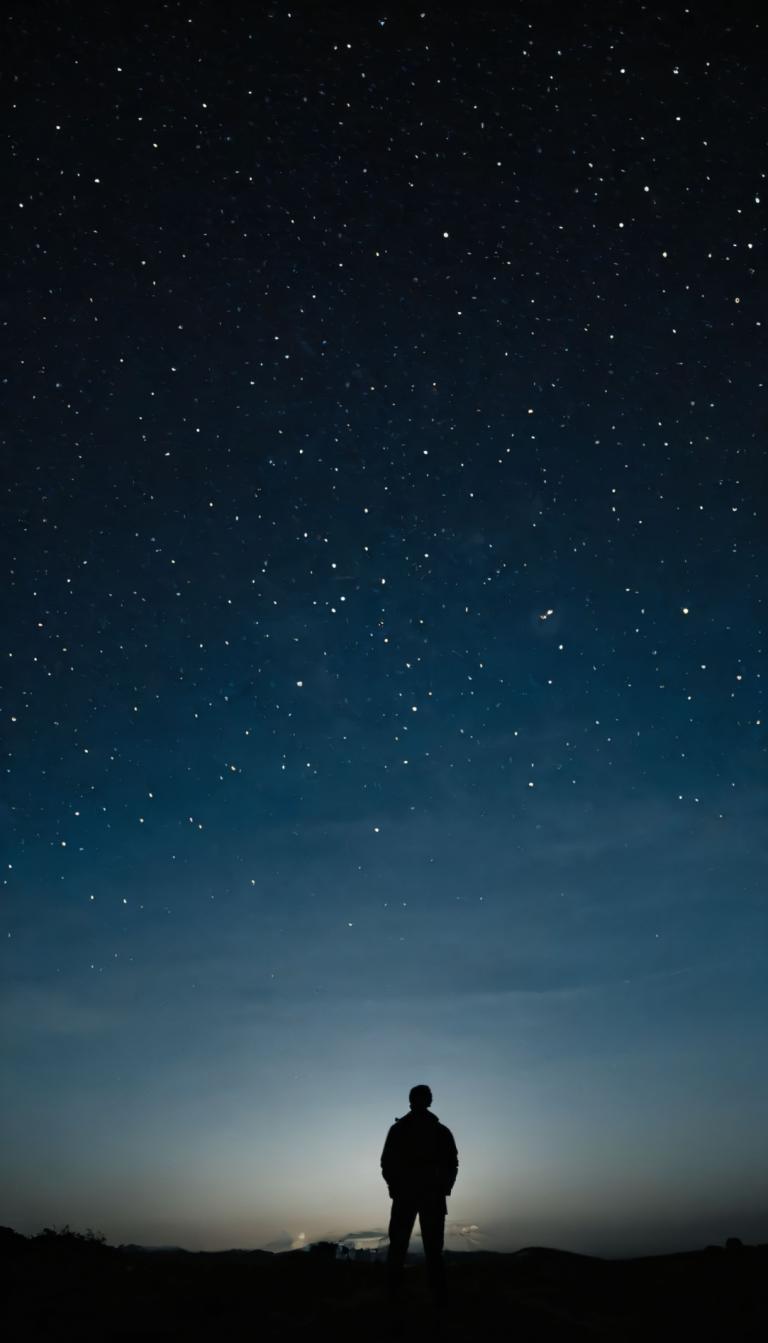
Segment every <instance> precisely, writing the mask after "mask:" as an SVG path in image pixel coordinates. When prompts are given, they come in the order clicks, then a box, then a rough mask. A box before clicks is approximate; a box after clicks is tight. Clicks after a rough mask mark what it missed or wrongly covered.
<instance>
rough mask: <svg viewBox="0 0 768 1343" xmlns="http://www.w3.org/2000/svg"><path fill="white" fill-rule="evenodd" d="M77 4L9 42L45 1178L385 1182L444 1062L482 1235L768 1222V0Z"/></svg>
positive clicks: (146, 1223)
mask: <svg viewBox="0 0 768 1343" xmlns="http://www.w3.org/2000/svg"><path fill="white" fill-rule="evenodd" d="M77 17H78V16H74V19H75V21H74V22H70V21H69V17H68V16H67V14H66V13H65V12H64V11H62V9H61V8H60V7H59V6H56V5H53V4H48V3H43V4H42V5H40V6H36V7H34V9H30V10H29V11H27V10H24V11H23V12H22V11H19V12H18V13H17V14H15V15H13V16H11V17H9V18H8V20H7V22H6V41H5V43H4V59H5V62H6V65H7V68H8V71H9V78H8V81H7V82H8V85H9V87H12V89H13V100H14V101H13V108H12V114H11V116H10V121H9V128H8V134H9V137H10V140H9V145H10V149H11V153H12V159H13V164H14V166H15V177H13V178H9V183H11V184H12V185H10V186H9V192H8V197H9V202H10V203H12V211H13V213H12V217H11V219H10V222H9V225H8V227H7V230H6V232H7V236H8V240H9V242H8V253H9V263H10V264H9V280H8V282H7V285H6V319H7V321H6V326H7V332H8V334H9V335H10V341H11V343H10V344H9V350H10V354H9V356H8V358H7V359H6V375H5V385H4V393H5V395H4V404H5V408H6V418H5V425H6V427H5V434H4V440H3V447H4V453H5V461H6V464H7V466H6V491H5V493H4V495H3V507H4V526H3V529H2V531H3V538H4V540H5V543H6V550H7V554H8V562H7V566H6V571H7V575H8V577H7V580H6V585H5V589H4V598H5V600H4V611H3V614H4V620H3V628H4V630H5V632H6V644H5V652H4V658H3V675H2V696H1V697H0V710H1V713H2V716H1V717H0V725H2V730H3V741H4V743H5V756H4V760H5V770H4V774H3V786H2V792H0V837H1V838H2V852H3V869H4V871H3V891H4V897H5V898H4V919H5V923H4V929H3V937H2V953H1V955H2V959H1V960H0V982H1V983H2V988H1V989H0V1006H1V1007H2V1018H3V1022H4V1030H3V1040H2V1082H3V1090H4V1095H5V1097H6V1104H5V1106H4V1107H3V1115H2V1128H1V1129H0V1138H1V1139H2V1150H3V1161H2V1172H1V1174H0V1194H2V1203H3V1207H4V1209H5V1211H4V1214H3V1218H4V1220H5V1221H7V1222H8V1223H9V1224H10V1225H12V1226H15V1227H17V1228H18V1229H19V1230H20V1231H22V1232H23V1233H24V1234H31V1233H34V1232H35V1231H37V1230H39V1229H40V1228H41V1227H43V1226H45V1225H46V1224H47V1225H51V1224H56V1225H63V1224H64V1223H70V1224H71V1225H72V1226H74V1227H77V1228H84V1227H87V1226H92V1227H94V1228H98V1229H100V1230H101V1231H103V1232H104V1234H105V1235H106V1236H107V1239H108V1240H109V1241H110V1242H111V1243H117V1242H118V1241H120V1240H122V1241H136V1242H139V1243H140V1242H141V1241H147V1242H149V1243H158V1242H160V1243H165V1242H171V1243H181V1244H183V1245H184V1244H186V1245H188V1246H189V1247H190V1248H195V1247H201V1246H203V1245H204V1246H205V1247H206V1248H210V1249H213V1248H216V1247H224V1246H226V1245H230V1244H233V1243H234V1244H238V1243H240V1244H247V1245H251V1246H253V1247H254V1248H255V1247H257V1246H259V1245H264V1244H270V1243H273V1242H280V1241H281V1240H282V1241H286V1242H287V1243H288V1244H289V1245H290V1244H297V1243H301V1238H302V1237H303V1238H304V1241H307V1240H318V1239H321V1238H325V1237H326V1236H328V1235H331V1236H333V1235H334V1234H337V1235H343V1234H345V1233H346V1232H348V1231H349V1228H353V1229H354V1228H371V1229H373V1230H374V1231H376V1230H377V1229H378V1228H382V1229H385V1228H386V1226H387V1219H388V1216H389V1199H388V1196H387V1189H386V1187H385V1185H384V1183H383V1181H382V1176H381V1172H380V1170H379V1154H380V1152H381V1148H382V1143H383V1141H384V1138H385V1135H386V1132H387V1129H388V1127H389V1125H391V1124H392V1122H393V1120H394V1117H395V1116H396V1115H401V1114H403V1112H404V1110H405V1109H406V1107H407V1103H408V1102H407V1096H408V1090H409V1087H410V1086H412V1085H413V1084H414V1082H418V1081H422V1080H425V1081H426V1082H428V1084H429V1085H430V1086H431V1087H432V1089H433V1092H434V1111H435V1113H436V1114H437V1115H438V1116H439V1117H440V1119H441V1120H442V1121H443V1122H444V1123H445V1124H446V1125H448V1126H450V1128H451V1130H452V1131H453V1133H454V1134H455V1137H456V1142H457V1144H458V1148H459V1155H460V1168H459V1175H458V1179H457V1182H456V1185H455V1188H454V1190H453V1192H452V1194H451V1197H450V1199H449V1203H448V1228H449V1235H448V1238H447V1241H446V1244H447V1246H448V1248H459V1247H460V1243H464V1242H465V1241H466V1239H467V1238H468V1237H469V1236H470V1235H471V1236H472V1237H474V1240H475V1241H476V1242H477V1243H478V1245H482V1246H487V1247H488V1248H496V1249H507V1248H513V1247H515V1246H522V1245H529V1244H531V1243H542V1242H543V1243H546V1244H552V1245H555V1246H558V1247H561V1248H564V1249H571V1250H573V1251H577V1252H578V1251H582V1250H583V1251H585V1252H588V1251H589V1250H590V1247H594V1249H595V1252H598V1247H602V1252H606V1247H609V1246H616V1247H618V1252H619V1253H620V1254H624V1253H630V1252H634V1250H635V1248H636V1247H644V1248H643V1249H642V1252H644V1253H647V1252H650V1251H651V1247H652V1246H658V1247H659V1249H660V1250H666V1249H667V1248H674V1247H678V1248H681V1249H683V1248H688V1247H695V1246H697V1245H706V1244H707V1243H710V1242H716V1243H723V1242H724V1241H725V1239H726V1238H727V1237H729V1236H739V1237H741V1238H742V1239H743V1240H745V1241H750V1242H753V1243H756V1242H765V1241H766V1240H768V1162H767V1161H766V1154H765V1133H766V1131H768V1073H767V1072H766V1070H765V1067H764V1065H763V1060H764V1059H765V1057H766V1052H767V1051H766V1045H767V1044H768V1040H767V1039H766V1036H767V1034H768V1032H767V1031H766V1023H767V1022H768V974H767V973H766V971H767V970H768V937H767V936H766V934H767V933H768V917H767V914H766V902H765V871H766V856H767V843H766V835H767V834H768V830H767V829H766V824H765V821H766V815H768V774H767V773H766V748H765V710H764V704H763V700H764V682H765V676H764V665H765V647H766V645H765V580H766V575H767V573H768V569H767V567H766V551H767V549H768V526H766V488H765V486H766V480H768V462H767V461H766V455H767V454H766V425H768V417H767V411H766V391H765V379H764V369H765V368H766V367H768V353H767V352H766V349H765V335H766V320H765V313H764V308H765V304H764V301H762V292H761V290H760V288H759V282H760V276H761V269H760V268H761V265H762V264H763V261H764V251H765V201H766V194H767V193H768V186H767V185H766V182H765V173H764V171H763V169H762V168H761V167H760V163H761V155H762V153H763V149H764V146H763V142H762V134H761V125H762V121H761V112H762V111H763V108H762V102H761V100H760V98H759V95H758V93H757V90H759V89H760V88H761V87H762V80H763V69H762V65H761V62H760V60H759V59H758V55H757V52H758V50H759V37H760V35H761V30H760V28H759V25H758V24H757V23H756V22H755V21H754V20H753V19H751V18H750V17H749V15H748V14H747V13H746V12H744V13H742V12H740V11H739V10H738V8H736V9H735V10H728V11H723V13H722V14H721V15H720V16H719V17H718V16H715V17H714V18H713V17H711V16H709V15H700V14H699V13H698V12H696V11H695V10H692V11H691V12H690V13H688V12H685V11H683V10H681V9H679V8H678V7H669V6H663V5H662V7H661V9H660V10H659V11H658V12H656V11H654V13H653V14H651V13H650V12H649V11H646V10H644V9H640V8H638V7H637V6H634V5H631V4H629V3H624V2H622V0H618V2H617V4H615V5H614V6H613V7H612V9H611V12H610V15H609V16H608V17H606V12H605V10H604V9H603V7H599V8H598V7H596V6H590V5H587V6H573V7H571V6H569V7H564V6H563V7H561V6H558V5H556V4H550V3H546V0H544V3H537V4H535V5H534V4H532V3H528V0H524V2H523V3H521V4H519V5H516V6H514V7H513V11H512V12H509V10H508V8H507V7H500V6H486V7H481V8H480V9H477V10H474V11H473V12H472V13H471V14H470V13H467V14H465V15H462V16H461V17H458V16H457V15H456V14H455V13H454V12H453V11H452V10H450V9H448V10H442V9H439V10H437V11H435V12H433V11H432V10H424V11H423V12H422V11H421V10H419V9H414V10H413V11H412V12H410V13H407V14H402V13H401V12H400V11H399V10H398V12H397V13H389V12H388V11H387V10H386V9H382V10H381V11H380V12H379V11H369V10H366V11H365V12H355V13H348V12H347V10H346V8H345V7H341V8H335V7H334V6H333V5H331V6H330V7H324V8H323V10H322V13H320V11H318V10H316V9H314V8H312V7H309V6H307V7H304V6H301V5H298V6H295V5H292V6H289V7H287V6H284V5H282V4H275V5H273V6H271V7H267V8H265V9H263V10H262V9H260V8H258V7H257V9H256V10H254V12H253V13H249V12H245V11H244V10H243V11H242V12H241V11H240V10H238V9H237V8H236V9H235V11H234V12H232V13H231V14H222V13H220V12H219V11H218V10H214V9H212V8H211V7H210V6H207V5H204V4H200V3H198V0H191V3H190V4H189V5H187V6H186V7H185V8H184V11H183V12H182V11H180V10H177V9H174V8H170V9H167V8H162V7H160V8H158V9H157V11H156V12H153V13H152V14H151V15H150V16H149V17H148V18H147V19H146V22H145V19H144V17H143V16H141V15H140V16H138V17H137V16H136V15H134V14H132V13H130V12H125V11H124V10H123V9H119V10H118V8H117V7H116V6H114V5H110V4H108V5H107V6H106V7H103V8H102V9H101V10H100V11H99V12H98V13H94V14H89V15H88V21H87V24H86V22H85V21H84V20H82V19H81V20H80V22H79V23H78V21H77ZM468 1228H469V1230H467V1229H468ZM472 1228H475V1229H474V1230H471V1229H472ZM334 1229H335V1232H334Z"/></svg>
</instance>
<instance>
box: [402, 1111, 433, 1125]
mask: <svg viewBox="0 0 768 1343" xmlns="http://www.w3.org/2000/svg"><path fill="white" fill-rule="evenodd" d="M395 1123H396V1124H424V1123H432V1124H439V1123H440V1120H439V1119H438V1117H437V1115H433V1113H432V1111H431V1110H409V1111H408V1113H407V1114H406V1115H402V1116H401V1118H400V1119H396V1120H395Z"/></svg>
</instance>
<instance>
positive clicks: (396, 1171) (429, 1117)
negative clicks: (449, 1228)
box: [381, 1085, 459, 1298]
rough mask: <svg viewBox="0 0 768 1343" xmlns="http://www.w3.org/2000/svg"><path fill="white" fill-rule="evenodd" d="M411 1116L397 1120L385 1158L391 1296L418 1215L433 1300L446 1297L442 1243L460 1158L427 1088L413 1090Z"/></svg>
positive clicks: (421, 1087)
mask: <svg viewBox="0 0 768 1343" xmlns="http://www.w3.org/2000/svg"><path fill="white" fill-rule="evenodd" d="M408 1099H409V1101H410V1105H411V1109H410V1113H409V1114H407V1115H403V1117H402V1119H396V1120H395V1122H394V1124H393V1125H392V1127H391V1128H390V1130H389V1133H388V1134H387V1139H386V1142H385V1143H384V1151H383V1152H382V1154H381V1173H382V1175H383V1176H384V1179H385V1180H386V1183H387V1187H388V1189H389V1194H390V1198H391V1199H392V1215H391V1217H390V1222H389V1253H388V1256H387V1270H388V1279H389V1290H390V1292H391V1293H392V1294H393V1295H396V1294H397V1291H398V1288H399V1287H400V1284H401V1282H402V1276H403V1265H404V1263H405V1256H406V1253H407V1251H408V1242H409V1241H410V1239H411V1232H412V1231H413V1224H414V1222H415V1220H416V1214H417V1213H418V1215H419V1226H420V1227H421V1238H422V1240H423V1242H424V1256H425V1259H426V1264H427V1278H428V1280H429V1284H430V1288H431V1290H432V1294H433V1296H434V1297H435V1298H439V1297H440V1296H442V1294H443V1291H444V1287H445V1279H444V1264H443V1240H444V1235H445V1218H446V1214H447V1212H448V1208H447V1205H446V1201H445V1200H446V1198H447V1197H448V1195H449V1194H450V1192H451V1190H452V1189H453V1186H454V1183H455V1180H456V1175H457V1173H458V1169H459V1156H458V1152H457V1151H456V1143H455V1142H454V1140H453V1134H452V1133H451V1130H450V1129H449V1128H446V1127H445V1124H441V1123H440V1120H439V1119H438V1118H437V1115H433V1114H431V1113H430V1109H429V1107H430V1105H431V1104H432V1092H431V1091H430V1089H429V1087H428V1086H423V1085H421V1086H415V1087H411V1091H410V1094H409V1096H408Z"/></svg>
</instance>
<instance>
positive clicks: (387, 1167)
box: [381, 1124, 396, 1195]
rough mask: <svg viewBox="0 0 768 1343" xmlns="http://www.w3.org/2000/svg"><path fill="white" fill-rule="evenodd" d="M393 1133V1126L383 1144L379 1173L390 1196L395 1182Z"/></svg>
mask: <svg viewBox="0 0 768 1343" xmlns="http://www.w3.org/2000/svg"><path fill="white" fill-rule="evenodd" d="M394 1133H395V1127H394V1124H393V1125H392V1128H391V1129H390V1130H389V1133H388V1134H387V1137H386V1141H385V1143H384V1150H383V1152H382V1154H381V1173H382V1175H383V1176H384V1179H385V1180H386V1183H387V1188H388V1189H389V1192H390V1195H391V1194H392V1187H393V1185H394V1182H395V1174H396V1169H395V1166H396V1163H395V1137H394Z"/></svg>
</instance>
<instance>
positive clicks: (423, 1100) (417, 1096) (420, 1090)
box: [408, 1083, 432, 1110]
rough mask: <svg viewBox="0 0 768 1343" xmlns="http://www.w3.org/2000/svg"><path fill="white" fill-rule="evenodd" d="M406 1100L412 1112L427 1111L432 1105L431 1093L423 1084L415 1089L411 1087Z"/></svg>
mask: <svg viewBox="0 0 768 1343" xmlns="http://www.w3.org/2000/svg"><path fill="white" fill-rule="evenodd" d="M408 1099H409V1101H410V1102H411V1109H412V1110H428V1109H429V1107H430V1105H431V1104H432V1092H431V1091H430V1089H429V1087H427V1086H424V1085H423V1083H422V1084H421V1085H420V1086H417V1087H411V1089H410V1091H409V1092H408Z"/></svg>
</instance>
